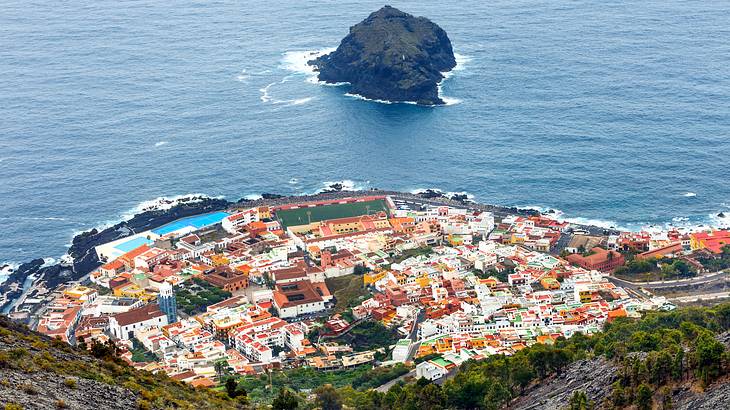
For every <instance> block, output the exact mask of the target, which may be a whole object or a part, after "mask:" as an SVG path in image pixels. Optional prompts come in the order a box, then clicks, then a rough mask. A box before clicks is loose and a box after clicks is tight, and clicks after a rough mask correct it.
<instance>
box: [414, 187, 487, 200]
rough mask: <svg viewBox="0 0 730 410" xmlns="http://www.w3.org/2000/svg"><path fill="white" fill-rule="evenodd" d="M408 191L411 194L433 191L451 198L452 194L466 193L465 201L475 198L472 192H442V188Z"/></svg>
mask: <svg viewBox="0 0 730 410" xmlns="http://www.w3.org/2000/svg"><path fill="white" fill-rule="evenodd" d="M408 192H410V193H412V194H413V195H420V194H425V193H427V192H435V193H437V194H441V195H443V196H445V197H447V198H452V197H453V196H454V195H466V199H467V201H473V200H474V198H475V196H474V195H472V194H470V193H469V192H466V191H448V192H444V191H443V190H441V189H439V188H416V189H411V190H409V191H408Z"/></svg>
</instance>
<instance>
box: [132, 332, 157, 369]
mask: <svg viewBox="0 0 730 410" xmlns="http://www.w3.org/2000/svg"><path fill="white" fill-rule="evenodd" d="M131 352H132V361H133V362H136V363H147V362H154V361H157V356H155V355H154V353H152V352H150V351H149V350H147V349H145V348H144V346H143V345H142V342H140V341H139V340H137V338H136V337H134V338H132V350H131Z"/></svg>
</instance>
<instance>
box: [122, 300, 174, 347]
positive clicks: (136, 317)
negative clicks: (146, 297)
mask: <svg viewBox="0 0 730 410" xmlns="http://www.w3.org/2000/svg"><path fill="white" fill-rule="evenodd" d="M167 324H168V323H167V316H166V315H165V313H163V312H162V311H161V310H160V307H159V306H157V304H152V303H151V304H149V305H146V306H143V307H141V308H138V309H132V310H130V311H129V312H124V313H119V314H116V315H114V316H112V317H110V318H109V331H110V332H111V334H112V336H114V337H116V338H117V339H124V340H128V339H131V338H132V337H133V336H134V332H135V331H136V330H139V329H143V328H145V327H149V326H158V327H161V326H165V325H167Z"/></svg>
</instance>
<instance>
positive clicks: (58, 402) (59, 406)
mask: <svg viewBox="0 0 730 410" xmlns="http://www.w3.org/2000/svg"><path fill="white" fill-rule="evenodd" d="M67 407H68V405H67V404H66V402H65V401H63V399H58V400H56V408H57V409H65V408H67Z"/></svg>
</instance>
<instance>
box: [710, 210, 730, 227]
mask: <svg viewBox="0 0 730 410" xmlns="http://www.w3.org/2000/svg"><path fill="white" fill-rule="evenodd" d="M709 220H710V225H712V226H714V227H716V228H721V229H727V228H730V212H720V213H717V214H711V215H709Z"/></svg>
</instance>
